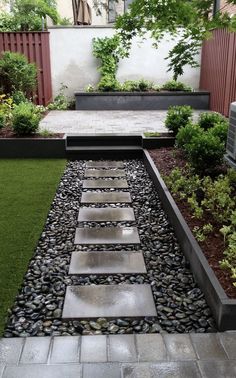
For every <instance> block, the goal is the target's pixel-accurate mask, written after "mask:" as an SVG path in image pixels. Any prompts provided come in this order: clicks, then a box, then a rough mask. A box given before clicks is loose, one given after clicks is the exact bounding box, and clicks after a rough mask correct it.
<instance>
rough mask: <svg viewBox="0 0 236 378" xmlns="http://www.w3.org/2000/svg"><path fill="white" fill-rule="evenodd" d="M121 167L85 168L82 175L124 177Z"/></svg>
mask: <svg viewBox="0 0 236 378" xmlns="http://www.w3.org/2000/svg"><path fill="white" fill-rule="evenodd" d="M125 175H126V173H125V171H124V170H123V169H85V173H84V177H97V178H100V177H125Z"/></svg>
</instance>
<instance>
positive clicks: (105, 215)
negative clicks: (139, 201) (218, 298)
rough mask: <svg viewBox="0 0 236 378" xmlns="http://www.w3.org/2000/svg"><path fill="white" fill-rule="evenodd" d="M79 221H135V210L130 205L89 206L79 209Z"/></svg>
mask: <svg viewBox="0 0 236 378" xmlns="http://www.w3.org/2000/svg"><path fill="white" fill-rule="evenodd" d="M78 221H79V222H122V221H135V216H134V211H133V209H131V208H130V207H122V208H114V207H105V208H103V207H101V208H96V209H95V208H88V207H84V208H83V207H82V208H81V209H80V210H79V216H78Z"/></svg>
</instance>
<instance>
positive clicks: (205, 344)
mask: <svg viewBox="0 0 236 378" xmlns="http://www.w3.org/2000/svg"><path fill="white" fill-rule="evenodd" d="M191 339H192V342H193V346H194V348H195V350H196V353H197V355H198V358H200V359H203V360H210V359H214V360H217V359H218V360H224V359H227V355H226V353H225V351H224V348H223V347H222V345H221V344H220V342H219V339H218V337H217V335H216V334H214V333H208V334H201V333H196V334H192V335H191Z"/></svg>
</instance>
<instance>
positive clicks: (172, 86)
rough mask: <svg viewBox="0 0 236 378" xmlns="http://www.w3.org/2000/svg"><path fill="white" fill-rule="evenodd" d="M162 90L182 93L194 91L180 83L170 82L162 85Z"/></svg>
mask: <svg viewBox="0 0 236 378" xmlns="http://www.w3.org/2000/svg"><path fill="white" fill-rule="evenodd" d="M161 89H164V90H166V91H182V92H192V91H193V89H192V88H191V87H189V86H188V85H186V84H184V83H181V82H180V81H176V80H170V81H167V82H166V83H165V84H164V85H162V87H161Z"/></svg>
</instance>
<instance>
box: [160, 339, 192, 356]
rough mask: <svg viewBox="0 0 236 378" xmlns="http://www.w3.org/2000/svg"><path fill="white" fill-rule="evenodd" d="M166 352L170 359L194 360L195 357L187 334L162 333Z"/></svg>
mask: <svg viewBox="0 0 236 378" xmlns="http://www.w3.org/2000/svg"><path fill="white" fill-rule="evenodd" d="M163 337H164V341H165V344H166V348H167V353H168V356H169V359H170V360H171V361H177V360H195V359H196V358H197V356H196V354H195V352H194V349H193V346H192V343H191V340H190V337H189V335H178V334H177V335H176V334H174V335H167V334H166V335H164V336H163Z"/></svg>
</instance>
